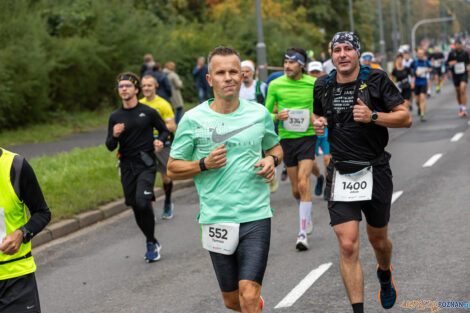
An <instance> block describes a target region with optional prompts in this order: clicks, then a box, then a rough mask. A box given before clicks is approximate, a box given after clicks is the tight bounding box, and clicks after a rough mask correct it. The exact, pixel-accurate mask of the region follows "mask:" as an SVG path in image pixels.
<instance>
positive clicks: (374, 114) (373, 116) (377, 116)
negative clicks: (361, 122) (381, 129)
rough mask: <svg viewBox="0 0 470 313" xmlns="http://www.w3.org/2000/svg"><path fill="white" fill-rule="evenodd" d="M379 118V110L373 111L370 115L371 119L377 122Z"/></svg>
mask: <svg viewBox="0 0 470 313" xmlns="http://www.w3.org/2000/svg"><path fill="white" fill-rule="evenodd" d="M378 119H379V114H378V113H377V111H375V110H374V111H372V114H371V115H370V121H371V122H373V123H375V122H377V120H378Z"/></svg>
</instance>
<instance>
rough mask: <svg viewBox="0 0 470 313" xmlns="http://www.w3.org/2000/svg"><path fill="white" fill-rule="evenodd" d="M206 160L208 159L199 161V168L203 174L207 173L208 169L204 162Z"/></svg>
mask: <svg viewBox="0 0 470 313" xmlns="http://www.w3.org/2000/svg"><path fill="white" fill-rule="evenodd" d="M205 159H206V158H202V159H200V160H199V167H200V168H201V172H204V171H207V167H206V165H205V164H204V160H205Z"/></svg>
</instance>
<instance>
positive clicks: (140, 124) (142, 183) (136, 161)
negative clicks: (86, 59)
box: [106, 72, 169, 262]
mask: <svg viewBox="0 0 470 313" xmlns="http://www.w3.org/2000/svg"><path fill="white" fill-rule="evenodd" d="M117 87H118V88H117V89H118V92H119V96H120V97H121V99H122V107H121V108H119V109H117V110H116V111H114V112H113V113H112V114H111V116H110V117H109V124H108V137H107V139H106V146H107V147H108V149H109V150H110V151H112V150H114V149H116V147H117V145H118V143H119V154H120V167H121V183H122V187H123V189H124V196H125V198H126V204H127V205H129V206H131V207H132V209H133V210H134V215H135V219H136V222H137V225H138V226H139V228H140V229H141V230H142V232H143V233H144V235H145V237H146V240H147V253H146V254H145V258H146V260H147V262H152V261H157V260H159V259H160V243H159V242H158V240H157V239H156V238H155V235H154V233H155V216H154V213H153V208H152V205H151V201H153V200H155V196H154V193H153V188H154V184H155V175H156V170H157V167H156V162H155V154H154V153H153V150H154V149H155V151H157V152H159V151H161V150H162V149H163V142H164V141H165V140H166V138H167V137H168V135H169V132H168V129H167V128H166V126H165V122H164V121H163V120H162V119H161V117H160V115H159V114H158V113H157V111H156V110H154V109H152V108H151V107H149V106H147V105H144V104H141V103H139V102H138V101H137V94H138V93H139V89H140V86H139V78H138V77H137V75H136V74H134V73H130V72H128V73H122V74H119V76H118V79H117ZM154 128H155V129H157V130H158V139H155V140H154V138H153V129H154Z"/></svg>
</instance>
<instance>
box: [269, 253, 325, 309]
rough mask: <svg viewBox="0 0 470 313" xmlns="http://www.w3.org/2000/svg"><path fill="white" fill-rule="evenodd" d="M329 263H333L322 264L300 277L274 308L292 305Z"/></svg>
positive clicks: (323, 271)
mask: <svg viewBox="0 0 470 313" xmlns="http://www.w3.org/2000/svg"><path fill="white" fill-rule="evenodd" d="M331 265H333V263H331V262H330V263H325V264H322V265H320V266H319V267H317V268H316V269H314V270H312V271H311V272H310V273H308V275H307V276H305V278H304V279H302V280H301V281H300V283H299V284H298V285H297V286H295V288H294V289H292V290H291V292H289V293H288V294H287V296H285V297H284V299H282V300H281V302H279V303H278V304H277V305H276V306H275V307H274V308H275V309H280V308H288V307H290V306H292V305H293V304H294V303H295V301H297V300H298V299H299V298H300V297H302V295H303V294H304V293H305V291H307V289H308V288H310V286H312V285H313V283H314V282H315V281H316V280H317V279H318V278H320V276H321V275H323V274H324V273H325V272H326V271H327V270H328V269H329V268H330V266H331Z"/></svg>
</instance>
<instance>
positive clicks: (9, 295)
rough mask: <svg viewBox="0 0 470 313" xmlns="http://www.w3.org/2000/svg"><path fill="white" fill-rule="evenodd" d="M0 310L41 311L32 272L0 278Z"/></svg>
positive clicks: (16, 312) (31, 312) (15, 312)
mask: <svg viewBox="0 0 470 313" xmlns="http://www.w3.org/2000/svg"><path fill="white" fill-rule="evenodd" d="M0 312H2V313H41V306H40V304H39V294H38V286H37V284H36V277H35V275H34V273H31V274H27V275H24V276H20V277H15V278H10V279H5V280H0Z"/></svg>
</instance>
